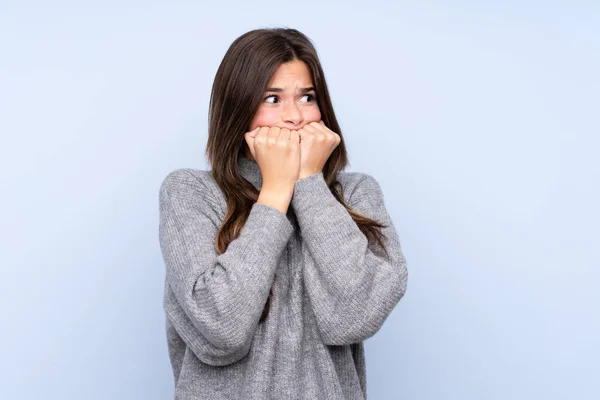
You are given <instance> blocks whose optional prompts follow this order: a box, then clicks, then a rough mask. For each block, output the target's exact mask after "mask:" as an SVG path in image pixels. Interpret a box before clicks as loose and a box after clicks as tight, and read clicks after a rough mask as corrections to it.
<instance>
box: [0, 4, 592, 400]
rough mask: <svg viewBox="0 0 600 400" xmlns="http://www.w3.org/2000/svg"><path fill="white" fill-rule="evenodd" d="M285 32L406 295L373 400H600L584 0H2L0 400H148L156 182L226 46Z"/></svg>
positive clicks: (160, 362)
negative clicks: (400, 257) (253, 34)
mask: <svg viewBox="0 0 600 400" xmlns="http://www.w3.org/2000/svg"><path fill="white" fill-rule="evenodd" d="M276 26H287V27H293V28H296V29H299V30H300V31H302V32H304V33H305V34H307V35H308V36H309V37H310V38H311V39H312V40H313V42H314V43H315V45H316V47H317V51H318V52H319V55H320V58H321V61H322V63H323V67H324V70H325V74H326V78H327V80H328V84H329V88H330V91H331V95H332V98H333V102H334V107H335V110H336V112H337V115H338V118H339V121H340V124H341V128H342V130H343V134H344V135H345V138H346V141H347V143H348V150H349V154H350V161H351V164H352V165H351V167H350V168H349V170H350V171H363V172H367V173H370V174H372V175H373V176H375V177H376V178H377V179H378V181H379V182H380V184H381V186H382V188H383V191H384V194H385V200H386V204H387V207H388V209H389V212H390V214H391V215H392V218H393V219H394V222H395V224H396V226H397V228H398V231H399V235H400V238H401V241H402V245H403V249H404V252H405V256H406V258H407V260H408V269H409V281H408V290H407V293H406V295H405V297H404V298H403V299H402V300H401V302H400V303H399V305H398V307H397V308H396V309H395V310H394V311H393V313H392V315H391V316H390V317H389V319H388V320H387V321H386V323H385V324H384V326H383V328H382V329H381V331H380V332H378V333H377V334H376V335H375V336H374V337H372V338H370V339H368V340H367V341H366V342H365V347H366V353H367V374H368V384H367V386H368V392H369V397H370V398H372V399H377V400H379V399H415V400H425V399H598V398H600V383H599V380H598V376H600V373H599V372H600V368H599V366H598V360H599V359H600V322H599V320H600V318H599V314H600V313H599V312H598V305H599V304H600V295H599V290H598V287H599V282H600V273H599V268H600V246H599V244H598V242H599V239H600V232H599V228H598V226H599V223H600V212H599V210H598V206H599V204H600V188H599V186H600V185H599V183H600V161H599V157H598V156H599V152H600V139H599V134H600V129H599V128H600V123H599V120H600V99H599V94H600V79H599V71H600V7H599V5H598V3H597V2H591V1H590V2H580V1H571V2H567V1H564V2H552V1H544V2H542V1H521V2H517V1H508V2H491V1H489V2H468V1H458V2H434V1H424V2H422V1H421V2H417V1H414V2H393V3H392V2H388V3H386V2H381V1H369V2H364V3H352V2H341V1H340V2H334V3H328V4H322V3H317V2H315V1H296V2H241V1H240V2H231V1H230V2H225V3H222V4H221V5H217V3H216V2H211V3H208V2H200V1H197V2H193V1H188V2H182V1H171V2H166V1H164V2H156V1H136V2H133V1H127V2H124V1H118V2H117V1H114V0H112V1H103V2H81V1H80V2H64V1H54V2H42V1H29V2H28V1H19V2H16V1H14V2H6V1H2V2H0V132H1V135H2V136H1V138H2V144H1V145H0V163H1V165H0V179H1V180H0V184H1V188H2V189H1V194H2V196H1V198H0V206H1V209H2V228H3V229H2V230H1V231H0V243H1V247H2V249H1V250H2V255H3V262H2V267H1V268H0V296H1V297H0V304H1V307H2V309H1V310H0V311H1V316H2V330H1V333H0V353H1V354H2V357H1V362H0V366H1V371H0V398H2V399H40V398H44V399H86V400H92V399H111V400H114V399H168V398H172V393H173V386H172V372H171V367H170V365H169V362H168V354H167V348H166V340H165V333H164V314H163V310H162V290H163V286H162V285H163V279H164V265H163V261H162V258H161V253H160V248H159V245H158V188H159V185H160V183H161V180H162V178H163V177H164V176H165V175H166V174H167V173H168V172H169V171H171V170H173V169H175V168H180V167H192V168H200V169H206V168H207V163H206V160H205V159H204V146H205V144H206V138H207V116H208V101H209V95H210V89H211V85H212V80H213V78H214V74H215V72H216V69H217V67H218V65H219V63H220V62H221V59H222V57H223V56H224V54H225V52H226V50H227V48H228V47H229V45H230V44H231V42H232V41H233V40H234V39H235V38H236V37H238V36H239V35H241V34H243V33H244V32H246V31H248V30H251V29H255V28H260V27H276Z"/></svg>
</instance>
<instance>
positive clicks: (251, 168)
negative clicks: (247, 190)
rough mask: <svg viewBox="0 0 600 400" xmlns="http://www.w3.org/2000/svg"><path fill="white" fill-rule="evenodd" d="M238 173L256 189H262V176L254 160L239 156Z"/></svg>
mask: <svg viewBox="0 0 600 400" xmlns="http://www.w3.org/2000/svg"><path fill="white" fill-rule="evenodd" d="M238 171H239V173H240V175H242V177H244V178H245V179H246V180H247V181H248V182H250V183H251V184H252V185H253V186H254V187H255V188H256V189H258V190H260V188H261V187H262V174H261V173H260V167H259V166H258V163H257V162H256V160H250V159H249V158H246V156H244V155H243V154H241V155H240V156H239V158H238Z"/></svg>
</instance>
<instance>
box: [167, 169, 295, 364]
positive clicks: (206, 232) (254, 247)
mask: <svg viewBox="0 0 600 400" xmlns="http://www.w3.org/2000/svg"><path fill="white" fill-rule="evenodd" d="M159 203H160V207H159V208H160V228H159V239H160V247H161V251H162V255H163V259H164V262H165V267H166V281H167V283H168V287H167V286H165V290H166V292H165V311H166V313H167V316H168V318H169V321H170V323H171V324H172V325H173V327H174V328H175V329H176V330H177V332H178V333H179V334H180V336H181V337H182V339H183V340H184V341H185V342H186V344H187V345H188V346H189V347H190V348H191V349H192V350H193V351H194V353H195V354H196V356H197V357H198V358H199V359H200V360H202V361H203V362H205V363H207V364H211V365H225V364H229V363H232V362H235V361H237V360H239V359H241V358H243V357H244V356H245V355H246V354H247V353H248V351H249V350H250V345H251V342H252V338H253V335H254V332H255V330H256V327H257V325H258V321H259V318H260V315H261V313H262V311H263V309H264V306H265V302H266V300H267V296H268V294H269V288H270V287H271V285H272V283H273V278H274V275H275V270H276V266H277V262H278V260H279V257H280V254H281V252H282V251H283V249H284V248H285V246H286V244H287V242H288V240H289V238H290V237H291V235H292V233H293V230H294V228H293V226H292V224H291V223H290V222H289V220H288V219H287V217H286V215H285V214H283V213H282V212H281V211H279V210H277V209H275V208H273V207H271V206H268V205H266V204H261V203H254V205H253V206H252V209H251V211H250V214H249V215H248V219H247V220H246V223H245V225H244V227H243V228H242V230H241V232H240V234H239V236H238V237H237V238H236V239H234V240H232V241H231V243H230V244H229V247H228V248H227V251H225V252H224V253H223V254H219V255H218V254H217V253H216V250H215V238H216V235H217V232H218V229H219V227H220V219H219V215H218V210H219V208H218V206H217V205H216V201H215V200H214V198H213V196H212V194H211V193H210V189H209V188H208V187H207V186H206V183H204V182H202V179H201V178H200V177H198V176H196V175H194V174H193V173H192V172H191V171H189V170H185V169H179V170H176V171H173V172H171V173H170V174H169V175H168V176H167V177H166V178H165V179H164V181H163V183H162V185H161V187H160V193H159ZM168 288H170V289H171V291H170V292H169V291H168V290H167V289H168Z"/></svg>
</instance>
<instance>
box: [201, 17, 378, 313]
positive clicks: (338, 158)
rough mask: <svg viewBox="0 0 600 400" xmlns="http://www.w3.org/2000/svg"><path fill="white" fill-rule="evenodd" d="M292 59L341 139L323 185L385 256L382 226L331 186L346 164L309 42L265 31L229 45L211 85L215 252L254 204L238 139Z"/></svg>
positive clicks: (209, 151)
mask: <svg viewBox="0 0 600 400" xmlns="http://www.w3.org/2000/svg"><path fill="white" fill-rule="evenodd" d="M294 60H300V61H303V62H304V63H305V64H306V65H307V67H308V69H309V71H310V73H311V76H312V80H313V86H314V87H315V91H316V98H317V104H318V106H319V109H320V111H321V119H322V120H323V122H324V123H325V125H326V126H327V127H328V128H329V129H331V130H332V131H334V132H336V133H337V134H339V135H340V137H341V139H342V140H341V142H340V144H339V145H338V146H337V147H336V148H335V150H334V151H333V152H332V154H331V156H330V157H329V159H328V160H327V162H326V163H325V166H324V168H323V176H324V178H325V181H326V182H327V185H328V186H329V188H330V190H331V193H332V194H333V195H334V196H335V198H336V199H337V200H338V201H339V202H340V203H341V204H342V205H344V207H346V209H347V210H348V212H349V213H350V215H351V216H352V219H353V220H354V221H355V222H356V224H357V226H358V227H359V229H360V230H361V231H362V232H363V233H364V234H365V236H366V237H367V239H368V240H369V241H373V240H374V241H376V242H377V243H378V244H379V245H380V246H381V247H382V248H383V250H384V251H385V246H384V244H383V239H384V238H385V235H384V234H383V233H382V231H381V229H382V228H385V227H386V226H384V225H382V224H380V223H379V222H377V221H374V220H372V219H369V218H367V217H366V216H364V215H361V214H359V213H357V212H354V211H353V210H352V209H350V207H349V206H348V205H347V204H346V203H345V201H344V197H343V187H342V185H341V184H340V183H339V182H338V181H337V174H338V172H339V171H341V170H343V169H344V168H345V167H346V165H347V164H348V155H347V153H346V147H345V145H344V137H343V136H342V131H341V129H340V127H339V125H338V122H337V119H336V117H335V113H334V112H333V106H332V104H331V100H330V98H329V91H328V90H327V83H326V82H325V75H324V73H323V69H322V68H321V63H320V62H319V58H318V56H317V52H316V50H315V48H314V46H313V44H312V42H311V41H310V39H309V38H308V37H307V36H305V35H304V34H302V33H301V32H299V31H297V30H296V29H291V28H268V29H256V30H252V31H249V32H246V33H244V34H243V35H242V36H240V37H238V38H237V39H236V40H235V41H234V42H233V43H232V44H231V46H230V47H229V49H228V50H227V52H226V54H225V56H224V58H223V61H222V62H221V64H220V65H219V68H218V70H217V73H216V75H215V80H214V83H213V86H212V92H211V96H210V105H209V126H208V142H207V145H206V156H207V158H208V160H209V162H210V164H211V167H212V176H213V177H214V179H215V181H216V183H217V184H218V185H219V187H220V188H221V190H222V191H223V193H224V195H225V198H226V200H227V213H226V215H225V218H224V219H223V222H222V224H221V227H220V229H219V232H218V234H217V237H216V240H215V246H216V250H217V253H218V254H222V253H224V252H225V250H226V249H227V246H228V245H229V243H230V242H231V241H232V240H233V239H235V238H236V237H237V236H238V235H239V233H240V231H241V229H242V227H243V226H244V224H245V222H246V220H247V218H248V214H249V213H250V210H251V208H252V205H253V204H254V203H255V202H256V201H257V200H258V194H259V191H258V190H257V189H256V188H255V187H254V186H253V185H252V184H251V183H250V182H248V181H247V180H245V179H244V178H243V177H242V176H241V175H240V174H239V172H238V169H237V165H238V157H240V156H242V155H243V153H244V150H245V149H247V144H246V141H245V138H244V134H245V132H247V131H248V130H249V127H250V123H251V121H252V119H253V117H254V114H255V113H256V110H258V107H259V106H260V104H261V102H262V99H263V95H264V92H265V89H266V87H267V85H268V83H269V81H270V79H271V77H272V75H273V74H274V73H275V71H276V70H277V68H278V67H279V65H280V64H282V63H286V62H289V61H294ZM386 253H387V251H386ZM272 294H273V292H272V288H271V291H270V293H269V297H268V298H267V302H266V304H265V308H264V311H263V313H262V316H261V318H260V321H259V322H262V321H264V319H265V318H266V317H267V315H268V313H269V309H270V304H271V296H272Z"/></svg>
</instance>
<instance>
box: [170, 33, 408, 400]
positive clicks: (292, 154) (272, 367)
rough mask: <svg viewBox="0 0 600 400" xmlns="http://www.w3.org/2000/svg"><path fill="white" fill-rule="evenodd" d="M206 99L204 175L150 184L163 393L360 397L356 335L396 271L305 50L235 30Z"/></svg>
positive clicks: (378, 210) (389, 235)
mask: <svg viewBox="0 0 600 400" xmlns="http://www.w3.org/2000/svg"><path fill="white" fill-rule="evenodd" d="M210 100H211V101H210V113H209V116H210V121H209V135H208V144H207V148H206V151H207V156H208V159H209V161H210V164H211V167H212V168H211V170H210V171H202V170H196V169H191V168H183V169H178V170H175V171H172V172H171V173H169V174H168V175H167V176H166V177H165V179H164V181H163V182H162V185H161V187H160V228H159V236H160V246H161V251H162V254H163V257H164V262H165V267H166V276H165V291H164V309H165V313H166V331H167V342H168V349H169V357H170V362H171V365H172V367H173V374H174V379H175V398H176V399H179V400H187V399H190V400H191V399H365V398H366V371H365V356H364V349H363V343H362V342H363V341H364V340H365V339H367V338H369V337H371V336H372V335H374V334H375V333H376V332H377V331H378V330H379V329H380V328H381V326H382V325H383V323H384V321H385V320H386V318H387V317H388V315H389V314H390V312H391V311H392V309H393V308H394V307H395V306H396V304H397V303H398V302H399V301H400V299H401V298H402V296H403V295H404V293H405V291H406V282H407V276H408V275H407V269H406V261H405V258H404V256H403V253H402V251H401V248H400V242H399V239H398V234H397V232H396V229H395V228H394V224H393V223H392V221H391V220H390V217H389V215H388V212H387V211H386V208H385V204H384V199H383V194H382V190H381V187H380V185H379V184H378V182H377V181H376V180H375V178H373V177H372V176H370V175H368V174H366V173H359V172H342V170H343V169H344V167H345V166H346V165H347V163H348V161H347V154H346V149H345V147H344V141H343V138H342V133H341V130H340V128H339V126H338V123H337V120H336V117H335V114H334V111H333V107H332V104H331V100H330V98H329V92H328V90H327V84H326V82H325V77H324V74H323V70H322V68H321V64H320V62H319V59H318V57H317V52H316V50H315V48H314V47H313V45H312V44H311V41H310V40H309V39H308V38H307V37H306V36H305V35H303V34H302V33H300V32H298V31H297V30H294V29H283V28H277V29H258V30H253V31H250V32H247V33H245V34H243V35H242V36H240V37H239V38H237V39H236V40H235V41H234V42H233V44H232V45H231V47H230V48H229V50H228V51H227V53H226V54H225V57H224V59H223V61H222V63H221V65H220V66H219V69H218V71H217V74H216V77H215V81H214V85H213V88H212V93H211V99H210Z"/></svg>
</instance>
